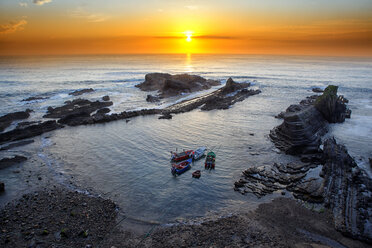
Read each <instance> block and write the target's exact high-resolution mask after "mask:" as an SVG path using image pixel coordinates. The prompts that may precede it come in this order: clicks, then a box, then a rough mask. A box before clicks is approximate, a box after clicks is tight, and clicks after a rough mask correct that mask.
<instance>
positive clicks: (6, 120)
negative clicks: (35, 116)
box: [0, 109, 32, 132]
mask: <svg viewBox="0 0 372 248" xmlns="http://www.w3.org/2000/svg"><path fill="white" fill-rule="evenodd" d="M31 112H32V110H31V109H26V110H25V111H20V112H14V113H9V114H6V115H3V116H1V117H0V132H2V131H4V129H6V128H7V127H9V126H10V124H12V122H13V121H16V120H24V119H27V118H28V117H30V113H31Z"/></svg>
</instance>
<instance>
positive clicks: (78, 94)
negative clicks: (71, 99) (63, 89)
mask: <svg viewBox="0 0 372 248" xmlns="http://www.w3.org/2000/svg"><path fill="white" fill-rule="evenodd" d="M93 91H94V89H92V88H89V89H81V90H75V91H73V92H71V93H68V94H69V95H72V96H80V95H82V94H85V93H90V92H93Z"/></svg>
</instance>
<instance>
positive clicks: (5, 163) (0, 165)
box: [0, 155, 27, 170]
mask: <svg viewBox="0 0 372 248" xmlns="http://www.w3.org/2000/svg"><path fill="white" fill-rule="evenodd" d="M26 160H27V158H26V157H23V156H18V155H16V156H14V157H11V158H3V159H1V160H0V170H1V169H5V168H7V167H9V166H12V165H15V164H18V163H21V162H24V161H26Z"/></svg>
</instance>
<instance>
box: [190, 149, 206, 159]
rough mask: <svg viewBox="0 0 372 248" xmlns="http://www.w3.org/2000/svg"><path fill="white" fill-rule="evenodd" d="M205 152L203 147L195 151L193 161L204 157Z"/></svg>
mask: <svg viewBox="0 0 372 248" xmlns="http://www.w3.org/2000/svg"><path fill="white" fill-rule="evenodd" d="M205 150H207V148H205V147H204V146H202V147H199V148H198V149H196V150H195V151H194V157H193V158H194V160H198V159H201V158H202V157H203V156H204V153H205Z"/></svg>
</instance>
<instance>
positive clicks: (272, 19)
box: [0, 0, 372, 56]
mask: <svg viewBox="0 0 372 248" xmlns="http://www.w3.org/2000/svg"><path fill="white" fill-rule="evenodd" d="M150 53H213V54H220V53H226V54H283V55H284V54H296V55H332V56H372V0H352V1H351V0H328V1H325V0H213V1H212V0H198V1H197V0H105V1H102V0H0V55H37V54H43V55H44V54H150Z"/></svg>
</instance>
